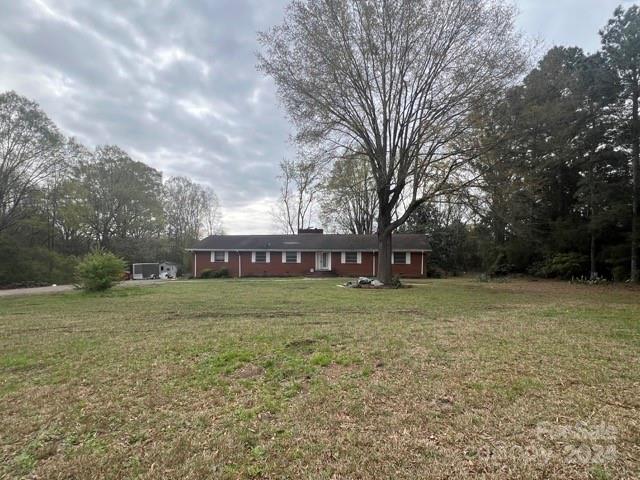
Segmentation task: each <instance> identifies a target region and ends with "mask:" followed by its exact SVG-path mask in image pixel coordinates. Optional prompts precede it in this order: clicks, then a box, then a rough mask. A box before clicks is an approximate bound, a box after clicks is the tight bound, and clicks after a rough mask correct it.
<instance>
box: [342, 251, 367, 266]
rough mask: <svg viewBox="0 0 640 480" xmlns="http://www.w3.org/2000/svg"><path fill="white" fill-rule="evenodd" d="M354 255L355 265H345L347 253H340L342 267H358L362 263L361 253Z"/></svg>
mask: <svg viewBox="0 0 640 480" xmlns="http://www.w3.org/2000/svg"><path fill="white" fill-rule="evenodd" d="M356 253H357V256H358V258H357V260H356V263H347V252H341V254H340V261H341V262H342V264H343V265H359V264H361V263H362V252H356Z"/></svg>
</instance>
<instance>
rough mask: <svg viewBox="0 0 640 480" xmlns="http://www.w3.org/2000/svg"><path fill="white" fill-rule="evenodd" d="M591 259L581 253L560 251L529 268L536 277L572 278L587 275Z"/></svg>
mask: <svg viewBox="0 0 640 480" xmlns="http://www.w3.org/2000/svg"><path fill="white" fill-rule="evenodd" d="M588 261H589V259H588V258H587V256H586V255H582V254H580V253H558V254H556V255H554V256H553V257H551V258H548V259H547V260H545V261H544V262H538V263H536V264H534V265H532V267H531V268H530V269H529V273H531V274H532V275H535V276H536V277H544V278H561V279H563V280H570V279H572V278H574V277H575V278H577V277H581V276H583V275H585V274H586V273H587V271H588V268H587V264H588Z"/></svg>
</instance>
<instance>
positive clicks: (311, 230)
mask: <svg viewBox="0 0 640 480" xmlns="http://www.w3.org/2000/svg"><path fill="white" fill-rule="evenodd" d="M305 233H324V230H322V229H321V228H299V229H298V235H303V234H305Z"/></svg>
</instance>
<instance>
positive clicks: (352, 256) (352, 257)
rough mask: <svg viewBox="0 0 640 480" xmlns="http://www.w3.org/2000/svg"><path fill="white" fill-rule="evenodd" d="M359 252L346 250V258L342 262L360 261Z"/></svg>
mask: <svg viewBox="0 0 640 480" xmlns="http://www.w3.org/2000/svg"><path fill="white" fill-rule="evenodd" d="M358 257H359V255H358V252H344V260H343V262H342V263H360V262H358Z"/></svg>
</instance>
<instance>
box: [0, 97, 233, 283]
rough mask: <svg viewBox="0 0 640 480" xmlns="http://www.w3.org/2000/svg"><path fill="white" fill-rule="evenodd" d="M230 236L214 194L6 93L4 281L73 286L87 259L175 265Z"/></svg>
mask: <svg viewBox="0 0 640 480" xmlns="http://www.w3.org/2000/svg"><path fill="white" fill-rule="evenodd" d="M221 230H222V225H221V215H220V207H219V202H218V198H217V196H216V195H215V193H214V191H213V190H212V189H211V188H209V187H206V186H202V185H199V184H197V183H195V182H193V181H192V180H190V179H189V178H186V177H170V178H168V179H166V180H164V181H163V177H162V173H161V172H160V171H158V170H156V169H154V168H152V167H150V166H148V165H146V164H144V163H143V162H139V161H135V160H134V159H132V158H131V156H130V155H129V154H128V153H127V152H125V151H124V150H122V149H121V148H119V147H117V146H114V145H105V146H98V147H96V148H95V149H94V150H90V149H88V148H87V147H85V146H84V145H82V144H80V143H79V142H78V141H77V140H75V139H74V138H66V137H65V136H64V135H63V134H62V133H61V132H60V130H59V128H58V127H57V126H56V125H55V124H54V123H53V122H52V121H51V119H49V118H48V117H47V115H46V114H45V113H44V112H43V111H42V109H41V108H40V107H39V106H38V105H37V104H36V103H35V102H33V101H31V100H29V99H27V98H25V97H22V96H20V95H18V94H17V93H15V92H12V91H9V92H4V93H2V94H0V284H9V283H20V282H34V281H35V282H43V283H47V282H51V283H63V282H70V281H72V280H73V269H74V267H75V264H76V262H77V259H78V257H80V256H82V255H84V254H86V253H87V252H89V251H91V250H92V249H96V248H100V249H106V250H109V251H111V252H113V253H115V254H117V255H118V256H120V257H122V258H124V259H125V260H126V261H127V262H130V263H132V262H156V261H163V260H166V261H174V262H176V263H178V264H180V265H181V266H182V267H183V268H185V267H187V265H188V261H189V257H188V255H186V252H185V248H188V247H190V246H191V245H192V244H193V242H194V241H196V240H198V238H200V237H201V235H203V234H211V233H219V232H221Z"/></svg>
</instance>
